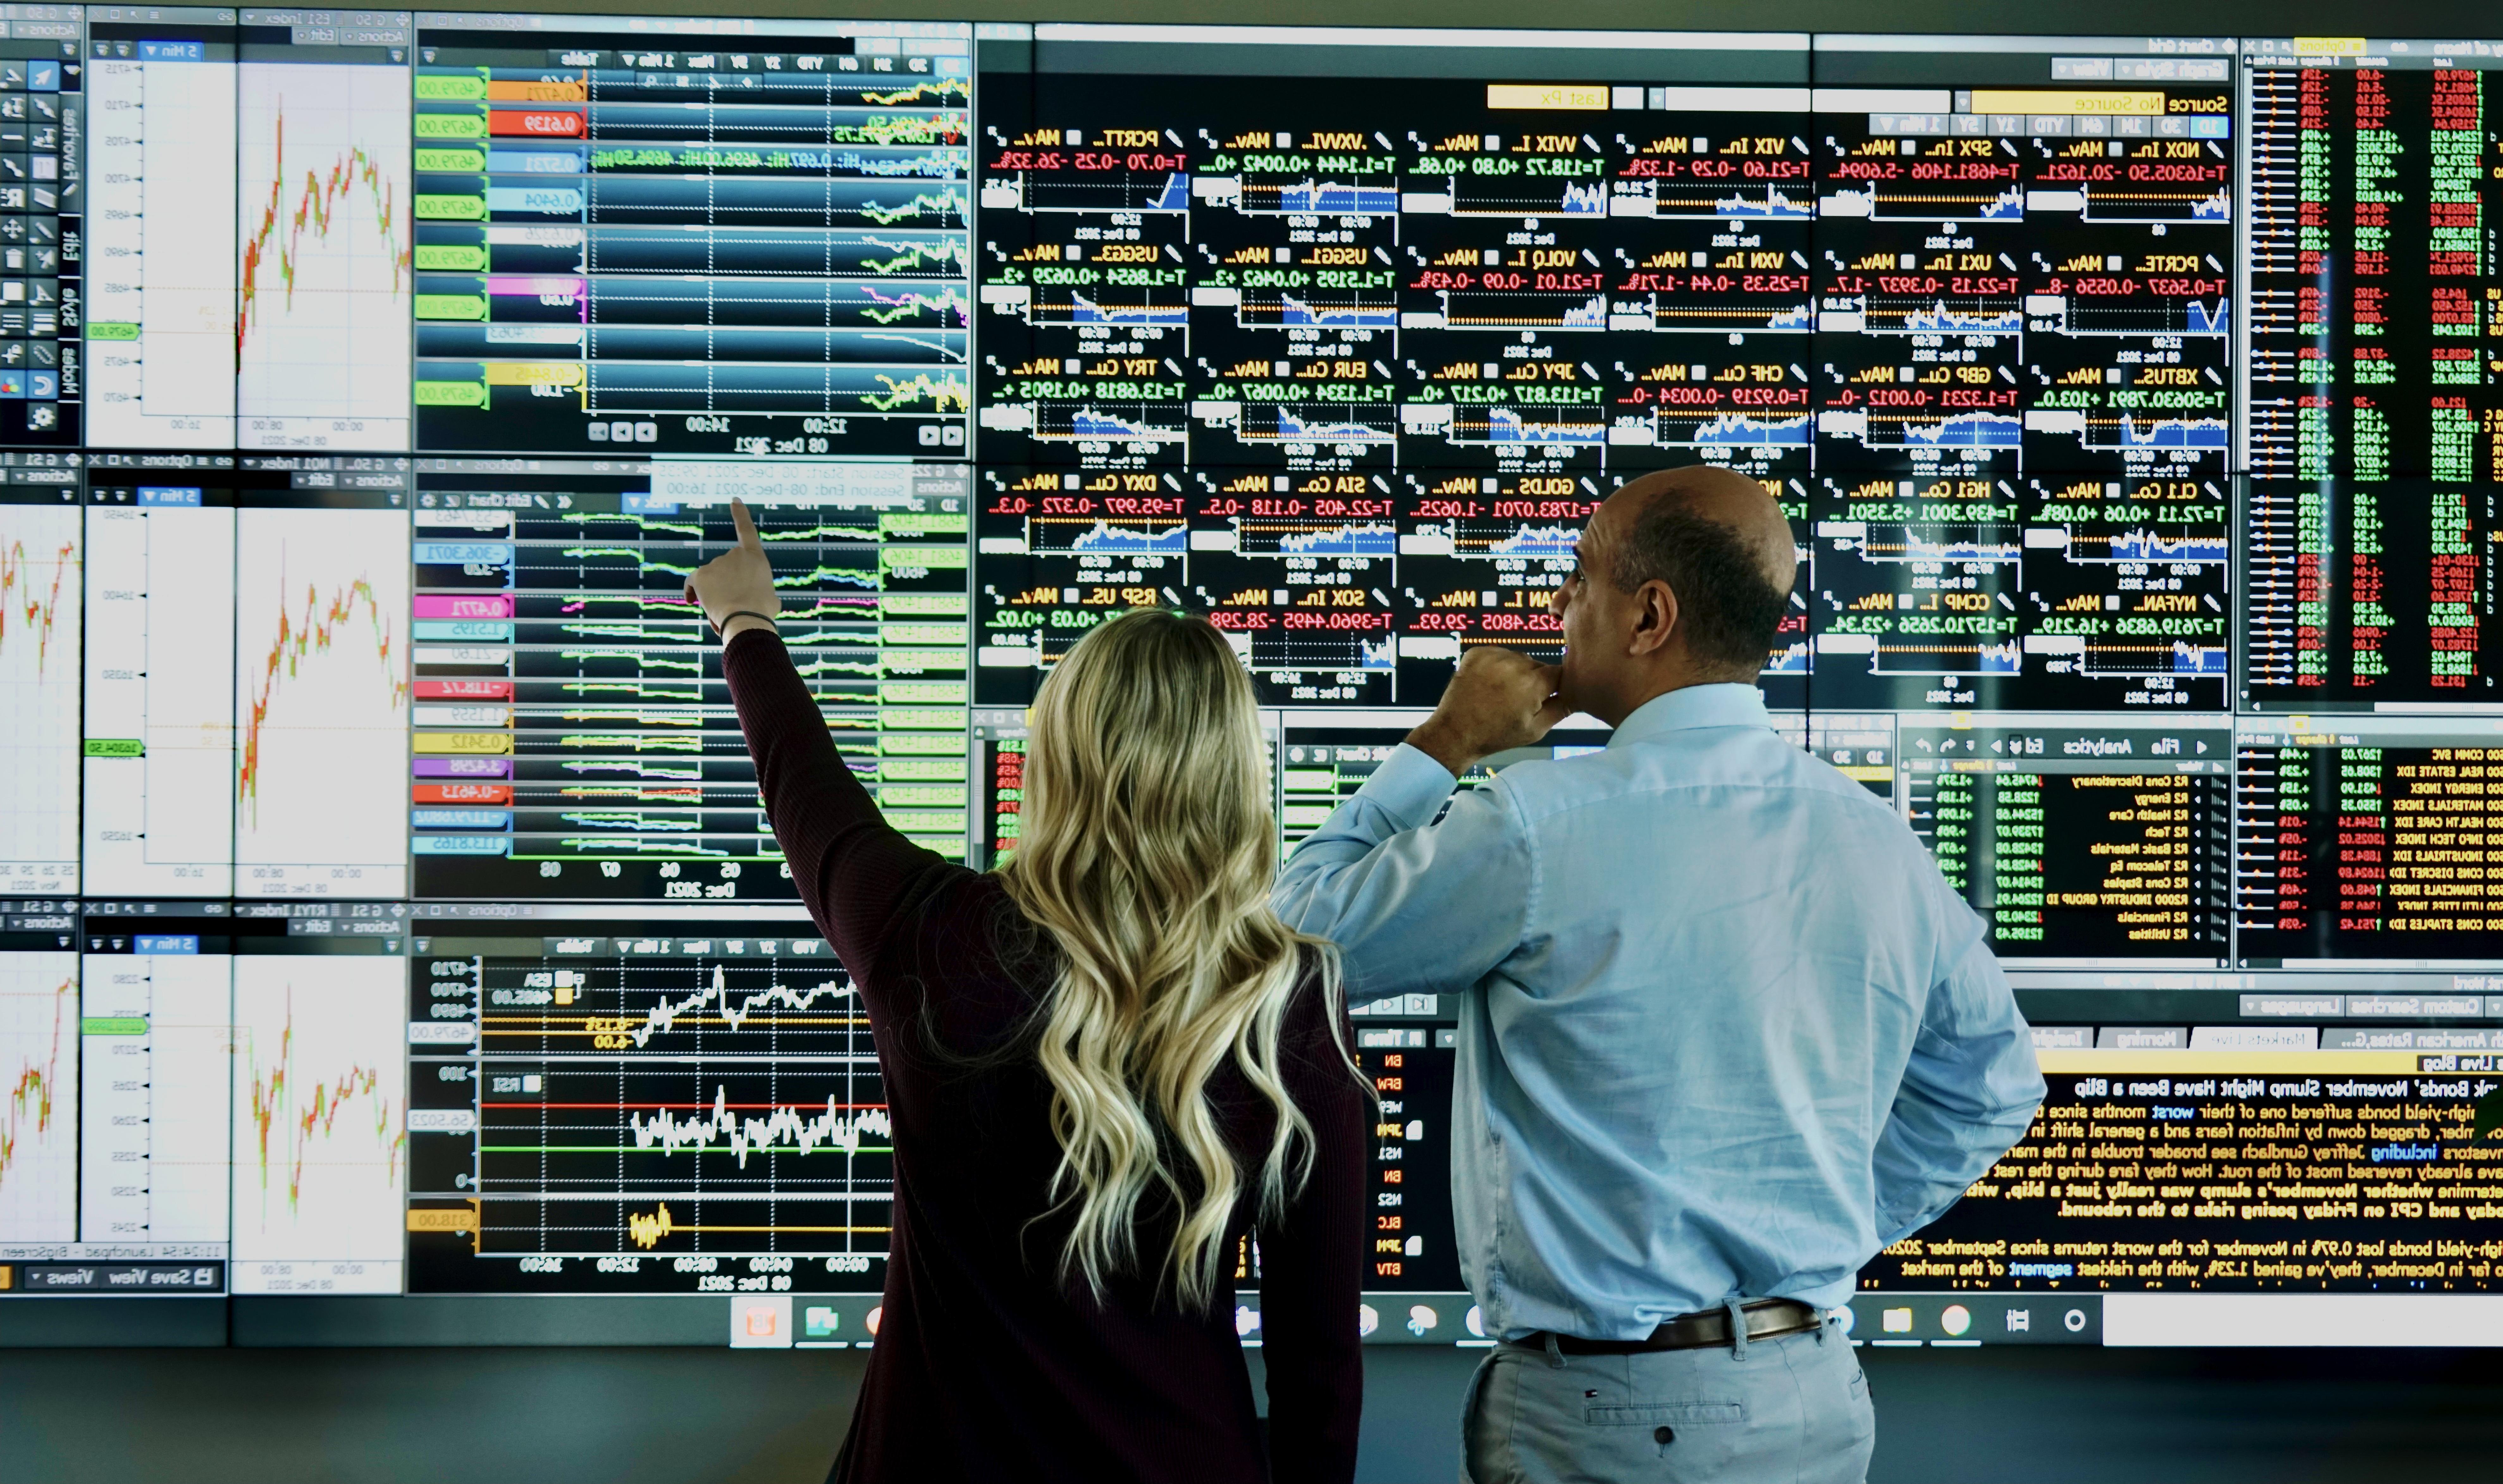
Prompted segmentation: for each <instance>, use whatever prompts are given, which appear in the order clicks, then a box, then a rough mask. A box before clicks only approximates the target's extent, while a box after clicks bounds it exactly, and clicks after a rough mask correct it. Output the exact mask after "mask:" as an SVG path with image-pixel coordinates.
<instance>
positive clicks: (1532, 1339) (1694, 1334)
mask: <svg viewBox="0 0 2503 1484" xmlns="http://www.w3.org/2000/svg"><path fill="white" fill-rule="evenodd" d="M1738 1308H1739V1312H1741V1313H1743V1314H1745V1315H1746V1316H1747V1338H1748V1339H1750V1340H1769V1339H1779V1338H1780V1337H1782V1336H1783V1335H1785V1334H1800V1333H1804V1332H1806V1331H1807V1330H1810V1329H1823V1328H1824V1327H1825V1315H1824V1314H1823V1313H1822V1312H1821V1311H1819V1310H1816V1309H1812V1308H1810V1307H1808V1306H1807V1305H1806V1304H1803V1303H1800V1301H1799V1300H1797V1299H1795V1298H1751V1299H1749V1300H1748V1301H1746V1302H1745V1303H1742V1304H1740V1305H1739V1306H1738ZM1549 1340H1554V1341H1555V1342H1556V1348H1557V1349H1558V1350H1560V1351H1561V1352H1563V1353H1564V1354H1566V1355H1639V1354H1641V1353H1643V1352H1645V1351H1649V1350H1705V1349H1709V1348H1711V1347H1713V1346H1716V1345H1727V1344H1729V1343H1730V1342H1731V1340H1730V1311H1729V1310H1727V1309H1697V1311H1695V1312H1694V1313H1692V1314H1680V1315H1679V1316H1677V1317H1676V1318H1675V1319H1672V1320H1670V1321H1669V1322H1668V1323H1666V1324H1664V1325H1662V1326H1661V1327H1660V1328H1659V1329H1654V1330H1653V1331H1652V1332H1651V1335H1650V1337H1649V1338H1647V1339H1639V1340H1586V1339H1583V1338H1582V1337H1580V1336H1579V1335H1573V1334H1550V1333H1548V1332H1546V1331H1545V1330H1540V1331H1539V1332H1537V1333H1535V1334H1530V1335H1526V1336H1525V1337H1523V1338H1521V1339H1517V1340H1513V1341H1511V1342H1510V1343H1512V1344H1514V1345H1516V1346H1519V1347H1520V1348H1522V1349H1525V1350H1545V1349H1546V1348H1547V1343H1548V1341H1549Z"/></svg>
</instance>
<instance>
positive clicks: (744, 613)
mask: <svg viewBox="0 0 2503 1484" xmlns="http://www.w3.org/2000/svg"><path fill="white" fill-rule="evenodd" d="M750 629H763V630H766V631H767V632H769V633H773V634H779V633H781V632H782V631H781V629H780V627H779V626H778V625H776V624H775V623H774V621H773V620H772V619H771V618H769V617H767V616H766V615H765V614H762V613H758V612H753V611H749V610H741V611H739V612H736V613H732V614H730V615H729V616H727V617H725V618H724V619H722V621H721V641H722V642H723V643H725V644H727V643H729V642H730V641H731V640H732V639H734V638H737V637H738V636H739V635H741V634H744V633H746V632H747V631H748V630H750Z"/></svg>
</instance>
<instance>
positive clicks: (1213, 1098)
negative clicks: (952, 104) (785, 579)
mask: <svg viewBox="0 0 2503 1484" xmlns="http://www.w3.org/2000/svg"><path fill="white" fill-rule="evenodd" d="M732 513H733V519H734V520H735V522H736V524H737V530H738V544H737V546H735V547H733V548H732V549H731V550H730V551H729V552H728V553H726V554H724V555H723V556H722V557H720V558H719V559H717V560H715V561H713V562H711V563H710V564H708V565H706V566H705V567H703V569H700V570H699V571H697V572H696V574H695V576H694V577H693V578H692V579H690V580H689V582H688V584H687V587H688V592H689V594H690V596H691V597H693V598H694V599H695V600H697V601H699V602H701V603H702V604H703V608H704V613H705V615H706V617H708V618H709V619H711V620H712V623H713V626H714V627H715V628H716V629H718V630H719V631H720V632H721V634H722V636H723V641H724V650H723V656H722V666H723V670H724V672H725V673H726V674H727V675H728V677H729V681H730V691H731V696H732V699H733V700H734V701H735V702H736V703H737V707H738V719H739V725H740V727H741V728H742V729H743V730H744V731H745V732H746V735H747V745H748V750H749V751H750V752H751V753H752V754H753V755H754V757H755V759H756V775H757V783H758V788H759V790H760V792H761V793H762V794H763V796H764V800H765V806H766V811H767V812H768V814H769V815H771V819H772V821H773V830H774V834H775V836H776V838H777V839H779V840H780V841H781V844H782V849H783V852H784V854H785V855H786V856H787V857H788V859H789V860H790V863H791V875H792V880H794V882H795V883H796V884H797V885H798V888H799V891H800V895H801V897H802V899H803V900H805V901H806V903H807V906H808V911H809V914H810V915H812V916H813V917H815V918H816V921H817V925H818V926H819V927H820V928H821V929H823V931H824V932H825V935H826V939H827V941H828V942H829V943H831V944H833V945H834V948H835V951H836V952H837V953H839V954H840V955H841V957H842V960H843V963H844V966H845V967H846V968H848V969H849V970H850V972H851V976H852V981H853V983H854V984H856V985H857V986H858V989H859V993H860V997H861V1003H862V1004H863V1005H864V1006H866V1007H867V1010H868V1013H869V1016H870V1021H871V1025H872V1029H873V1031H874V1035H875V1037H876V1041H877V1050H878V1062H879V1065H880V1067H881V1068H882V1069H883V1071H884V1073H885V1079H886V1095H887V1101H888V1106H889V1110H890V1116H891V1117H892V1118H893V1120H894V1123H895V1133H894V1143H895V1208H894V1209H895V1214H894V1221H893V1224H892V1225H893V1227H894V1231H893V1236H892V1238H891V1242H892V1248H891V1253H890V1256H889V1258H888V1261H887V1271H886V1296H885V1300H884V1302H885V1314H884V1316H883V1319H882V1322H881V1326H880V1328H879V1329H878V1334H877V1345H876V1348H875V1349H874V1351H872V1352H871V1356H870V1366H869V1376H868V1379H867V1381H866V1382H865V1383H864V1385H863V1387H862V1389H861V1395H860V1400H859V1403H858V1405H857V1408H856V1409H855V1411H854V1412H853V1414H852V1428H851V1434H850V1436H849V1437H848V1438H846V1439H845V1441H844V1443H843V1449H842V1453H841V1455H840V1457H839V1458H838V1459H837V1460H836V1463H835V1470H834V1477H835V1478H836V1479H838V1480H862V1481H885V1480H911V1481H913V1484H939V1481H946V1480H978V1481H983V1484H990V1481H995V1480H1022V1481H1038V1484H1040V1481H1047V1480H1064V1479H1065V1480H1072V1481H1078V1480H1083V1481H1086V1484H1114V1481H1126V1480H1138V1481H1154V1480H1174V1481H1187V1484H1257V1481H1260V1480H1264V1479H1271V1478H1274V1479H1278V1480H1293V1481H1296V1484H1306V1481H1344V1480H1347V1479H1349V1478H1351V1477H1352V1476H1353V1475H1354V1466H1355V1432H1356V1415H1357V1411H1358V1408H1359V1405H1360V1403H1361V1398H1362V1387H1363V1371H1362V1367H1361V1363H1360V1361H1359V1357H1358V1354H1357V1350H1356V1339H1357V1336H1356V1291H1357V1284H1358V1279H1359V1272H1360V1268H1361V1264H1362V1262H1363V1241H1364V1233H1363V1230H1362V1228H1361V1226H1360V1225H1359V1223H1360V1222H1361V1221H1362V1211H1361V1208H1360V1207H1361V1201H1362V1197H1363V1182H1364V1167H1363V1160H1364V1156H1363V1144H1362V1140H1363V1138H1364V1135H1365V1132H1366V1128H1365V1121H1366V1117H1367V1113H1368V1109H1367V1106H1366V1094H1365V1091H1364V1087H1363V1084H1362V1083H1361V1082H1360V1081H1359V1080H1358V1076H1357V1073H1356V1072H1355V1071H1354V1067H1353V1065H1352V1064H1351V1062H1350V1059H1349V1054H1348V1051H1347V1048H1348V1046H1349V1044H1350V1038H1349V1037H1348V1035H1347V1033H1346V1025H1345V1021H1344V1019H1343V1015H1344V1012H1343V1010H1342V1007H1341V1005H1340V1003H1339V996H1338V987H1337V968H1336V962H1335V959H1334V958H1333V957H1332V956H1331V954H1330V952H1329V950H1328V949H1326V948H1325V947H1324V946H1323V945H1322V944H1321V943H1320V942H1319V941H1318V940H1316V939H1312V938H1306V937H1303V936H1301V935H1299V934H1296V933H1293V932H1290V931H1288V930H1287V929H1286V926H1285V925H1284V924H1282V923H1281V922H1280V921H1279V920H1278V917H1277V915H1276V914H1274V913H1273V912H1271V911H1270V908H1269V905H1268V895H1269V888H1270V882H1271V878H1272V875H1273V873H1274V871H1275V866H1276V856H1277V846H1276V842H1277V830H1276V823H1275V820H1274V819H1273V817H1272V811H1271V808H1270V804H1269V783H1268V766H1267V761H1266V758H1265V755H1264V752H1263V748H1262V743H1261V737H1260V732H1259V726H1258V721H1257V712H1256V711H1255V710H1254V708H1253V702H1252V696H1251V683H1250V680H1249V679H1248V677H1247V676H1245V674H1244V673H1243V670H1242V667H1241V666H1240V665H1239V664H1237V663H1236V661H1235V659H1234V657H1233V654H1232V652H1231V651H1230V650H1229V649H1228V648H1227V646H1226V644H1225V641H1224V638H1222V637H1221V636H1220V635H1218V634H1217V631H1216V630H1215V629H1213V628H1211V627H1210V626H1209V625H1208V624H1207V623H1206V622H1205V621H1203V620H1200V619H1196V618H1186V617H1182V616H1179V615H1176V614H1172V613H1166V612H1160V611H1155V610H1141V611H1138V612H1133V613H1127V614H1123V615H1122V616H1120V617H1118V618H1114V619H1113V620H1111V621H1110V622H1108V623H1106V624H1105V625H1103V626H1102V627H1101V628H1099V629H1097V630H1096V631H1095V632H1094V633H1092V634H1091V635H1089V636H1088V637H1087V638H1085V640H1084V641H1083V642H1081V643H1080V644H1079V645H1078V646H1077V648H1076V649H1075V650H1074V651H1073V652H1072V653H1071V654H1070V656H1069V657H1068V658H1067V659H1065V660H1063V661H1062V662H1061V664H1060V666H1059V668H1058V669H1057V670H1055V671H1054V672H1053V673H1052V675H1051V677H1050V679H1049V680H1048V681H1047V682H1046V684H1045V686H1044V688H1043V694H1042V696H1041V698H1040V700H1039V702H1038V704H1037V706H1036V707H1035V711H1034V719H1033V729H1032V738H1031V741H1030V742H1029V748H1030V750H1029V752H1028V754H1027V764H1026V784H1025V800H1024V805H1025V808H1024V812H1023V825H1024V831H1023V835H1022V838H1021V840H1020V844H1019V848H1018V850H1017V853H1016V856H1015V858H1014V860H1013V861H1012V862H1011V864H1010V865H1008V866H1006V867H1004V868H1003V869H1001V870H1000V871H998V872H995V873H990V874H981V873H977V872H974V871H969V870H966V869H964V868H963V867H961V866H957V865H953V864H951V863H949V862H947V861H945V860H943V859H942V858H941V857H939V856H938V855H935V854H933V853H931V852H930V851H927V850H924V849H921V848H919V847H917V846H913V845H911V844H910V843H909V842H908V841H906V840H905V839H904V837H902V836H901V835H898V834H897V833H896V832H895V831H894V830H893V829H891V828H890V827H888V825H887V824H886V823H885V822H884V820H882V819H881V818H880V817H879V814H878V811H877V806H876V805H875V803H874V802H873V801H872V800H871V798H870V795H869V793H868V791H867V790H865V789H864V788H863V787H862V786H861V784H860V783H859V781H858V780H857V779H855V778H854V777H852V775H851V772H850V770H849V769H847V768H846V767H845V766H844V765H843V762H842V759H841V758H840V756H839V755H838V754H837V752H836V750H835V745H834V742H833V741H832V740H831V739H830V738H829V736H828V735H827V731H826V724H825V720H824V718H823V716H822V715H821V714H820V713H819V712H818V709H817V706H816V703H815V702H814V701H813V700H812V699H810V697H809V694H808V689H807V686H806V684H805V683H804V682H803V681H802V680H801V678H800V674H799V672H798V671H797V670H795V669H794V668H793V666H792V663H791V657H790V655H789V653H788V652H787V651H786V650H785V649H784V648H783V647H782V641H781V638H780V637H779V635H778V633H777V631H776V628H775V614H776V612H777V611H778V609H779V607H780V604H779V601H778V600H777V598H776V597H775V594H774V588H773V578H772V572H771V568H770V567H769V566H768V564H767V560H766V555H765V549H764V547H763V545H762V544H761V543H760V542H759V541H758V539H757V536H756V528H755V526H754V524H753V523H752V522H751V521H750V519H749V518H748V514H747V510H746V507H745V506H744V505H740V504H734V505H733V507H732ZM1247 1233H1251V1234H1256V1237H1257V1241H1258V1247H1259V1255H1260V1261H1261V1287H1260V1299H1261V1311H1262V1321H1263V1323H1262V1326H1261V1333H1262V1337H1263V1340H1264V1343H1265V1348H1266V1360H1267V1370H1268V1390H1269V1429H1268V1440H1267V1450H1266V1453H1267V1456H1266V1458H1265V1459H1264V1457H1263V1446H1262V1437H1261V1430H1260V1425H1259V1421H1258V1419H1257V1417H1256V1416H1255V1414H1254V1410H1253V1406H1252V1398H1251V1382H1250V1378H1249V1373H1248V1372H1247V1370H1246V1368H1245V1365H1244V1361H1243V1350H1242V1345H1241V1341H1240V1340H1239V1338H1238V1337H1237V1335H1236V1332H1235V1324H1234V1272H1235V1262H1236V1254H1237V1252H1238V1250H1239V1248H1240V1246H1241V1243H1242V1241H1243V1239H1244V1237H1245V1236H1246V1234H1247Z"/></svg>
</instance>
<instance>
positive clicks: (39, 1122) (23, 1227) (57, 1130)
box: [0, 953, 79, 1242]
mask: <svg viewBox="0 0 2503 1484" xmlns="http://www.w3.org/2000/svg"><path fill="white" fill-rule="evenodd" d="M78 1074H79V976H78V960H77V958H76V957H75V956H73V955H71V954H68V953H0V1242H67V1241H72V1240H75V1239H76V1238H77V1236H78V1140H77V1126H78V1106H79V1099H78Z"/></svg>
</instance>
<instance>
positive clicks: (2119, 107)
mask: <svg viewBox="0 0 2503 1484" xmlns="http://www.w3.org/2000/svg"><path fill="white" fill-rule="evenodd" d="M1972 111H1973V112H1974V113H1976V114H2102V115H2107V116H2111V117H2118V116H2122V115H2128V116H2131V117H2150V118H2161V117H2162V116H2163V114H2164V94H2162V93H2161V92H2139V91H2136V90H2129V89H2119V88H2088V87H2045V88H2026V89H2022V90H2019V89H2014V88H2006V89H2000V88H1983V87H1977V88H1974V89H1973V94H1972Z"/></svg>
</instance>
